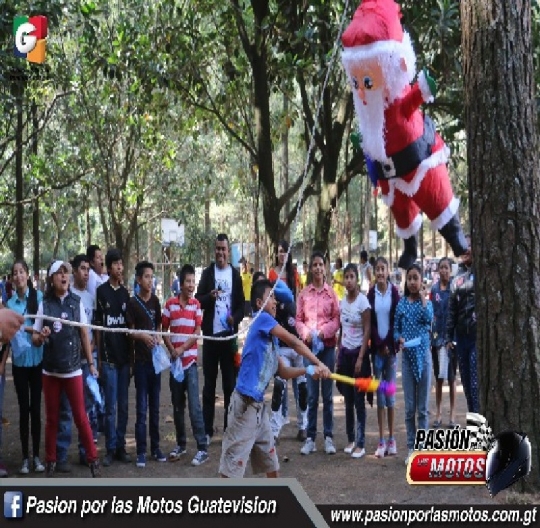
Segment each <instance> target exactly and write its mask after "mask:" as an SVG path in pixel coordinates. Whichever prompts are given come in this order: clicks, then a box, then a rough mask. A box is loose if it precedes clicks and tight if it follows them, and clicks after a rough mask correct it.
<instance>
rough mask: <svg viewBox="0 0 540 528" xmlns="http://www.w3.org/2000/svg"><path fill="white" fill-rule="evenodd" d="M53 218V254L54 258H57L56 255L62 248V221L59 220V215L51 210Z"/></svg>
mask: <svg viewBox="0 0 540 528" xmlns="http://www.w3.org/2000/svg"><path fill="white" fill-rule="evenodd" d="M51 218H52V220H53V222H54V243H53V254H52V260H56V257H57V256H58V250H59V248H60V231H61V229H60V222H59V220H58V215H57V214H56V213H55V212H54V211H51Z"/></svg>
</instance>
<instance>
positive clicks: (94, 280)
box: [86, 268, 107, 304]
mask: <svg viewBox="0 0 540 528" xmlns="http://www.w3.org/2000/svg"><path fill="white" fill-rule="evenodd" d="M106 280H107V279H103V275H98V274H97V273H96V272H95V271H94V270H93V269H92V268H90V272H89V274H88V284H87V286H86V290H87V291H88V293H89V294H90V295H91V296H92V300H93V301H94V304H95V300H96V290H97V287H98V286H99V285H100V284H103V283H104V282H105V281H106Z"/></svg>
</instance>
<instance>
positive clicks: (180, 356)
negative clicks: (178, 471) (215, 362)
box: [161, 264, 208, 466]
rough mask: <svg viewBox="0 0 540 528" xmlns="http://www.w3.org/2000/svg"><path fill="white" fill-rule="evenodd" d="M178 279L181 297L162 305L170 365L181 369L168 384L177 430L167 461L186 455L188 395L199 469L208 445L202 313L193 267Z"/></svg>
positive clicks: (188, 266)
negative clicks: (200, 361) (202, 393)
mask: <svg viewBox="0 0 540 528" xmlns="http://www.w3.org/2000/svg"><path fill="white" fill-rule="evenodd" d="M179 279H180V293H179V294H178V296H177V297H171V298H170V299H169V300H168V301H167V302H166V303H165V307H164V308H163V314H162V321H161V322H162V327H163V330H164V331H167V330H170V332H171V334H170V337H169V336H165V337H164V338H163V341H164V342H165V345H166V346H167V349H168V350H169V352H170V353H171V361H173V362H174V361H179V362H181V365H182V368H183V369H184V379H183V380H182V381H177V380H176V379H175V377H174V376H173V373H172V369H171V374H170V380H169V386H170V389H171V401H172V406H173V417H174V426H175V429H176V447H175V448H174V449H173V450H172V451H171V453H170V454H169V460H170V461H176V460H179V459H180V457H181V456H182V455H184V454H185V453H186V426H185V419H184V411H185V408H186V392H187V400H188V409H189V419H190V421H191V428H192V430H193V435H194V437H195V441H196V442H197V453H196V455H195V457H194V458H193V460H192V461H191V464H192V465H193V466H200V465H201V464H204V463H205V462H206V461H207V460H208V441H207V438H206V435H205V432H204V422H203V414H202V409H201V403H200V400H199V375H198V371H197V337H198V336H199V335H200V333H201V321H202V311H201V305H200V304H199V301H198V300H197V299H195V298H194V297H193V293H194V292H195V269H194V268H193V266H191V265H189V264H185V265H184V266H182V269H181V270H180V277H179ZM175 334H193V337H182V336H181V335H175Z"/></svg>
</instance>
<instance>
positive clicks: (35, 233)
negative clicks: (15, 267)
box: [31, 100, 40, 273]
mask: <svg viewBox="0 0 540 528" xmlns="http://www.w3.org/2000/svg"><path fill="white" fill-rule="evenodd" d="M31 112H32V131H33V133H34V139H33V141H32V154H34V156H37V153H38V133H37V131H38V128H39V119H38V108H37V104H36V101H35V100H34V101H32V107H31ZM33 192H34V201H33V202H32V237H33V244H34V252H33V257H32V268H33V269H34V273H39V268H40V262H39V198H38V197H37V196H38V194H39V188H38V183H37V182H34V185H33Z"/></svg>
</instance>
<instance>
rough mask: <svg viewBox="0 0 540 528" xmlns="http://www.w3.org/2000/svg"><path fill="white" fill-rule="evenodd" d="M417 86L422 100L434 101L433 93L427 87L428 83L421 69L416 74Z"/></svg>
mask: <svg viewBox="0 0 540 528" xmlns="http://www.w3.org/2000/svg"><path fill="white" fill-rule="evenodd" d="M418 88H420V93H421V94H422V97H423V98H424V101H425V102H426V103H432V102H433V101H435V98H434V97H433V94H432V93H431V90H430V89H429V84H428V82H427V79H426V75H425V74H424V71H421V72H420V73H419V74H418Z"/></svg>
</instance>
